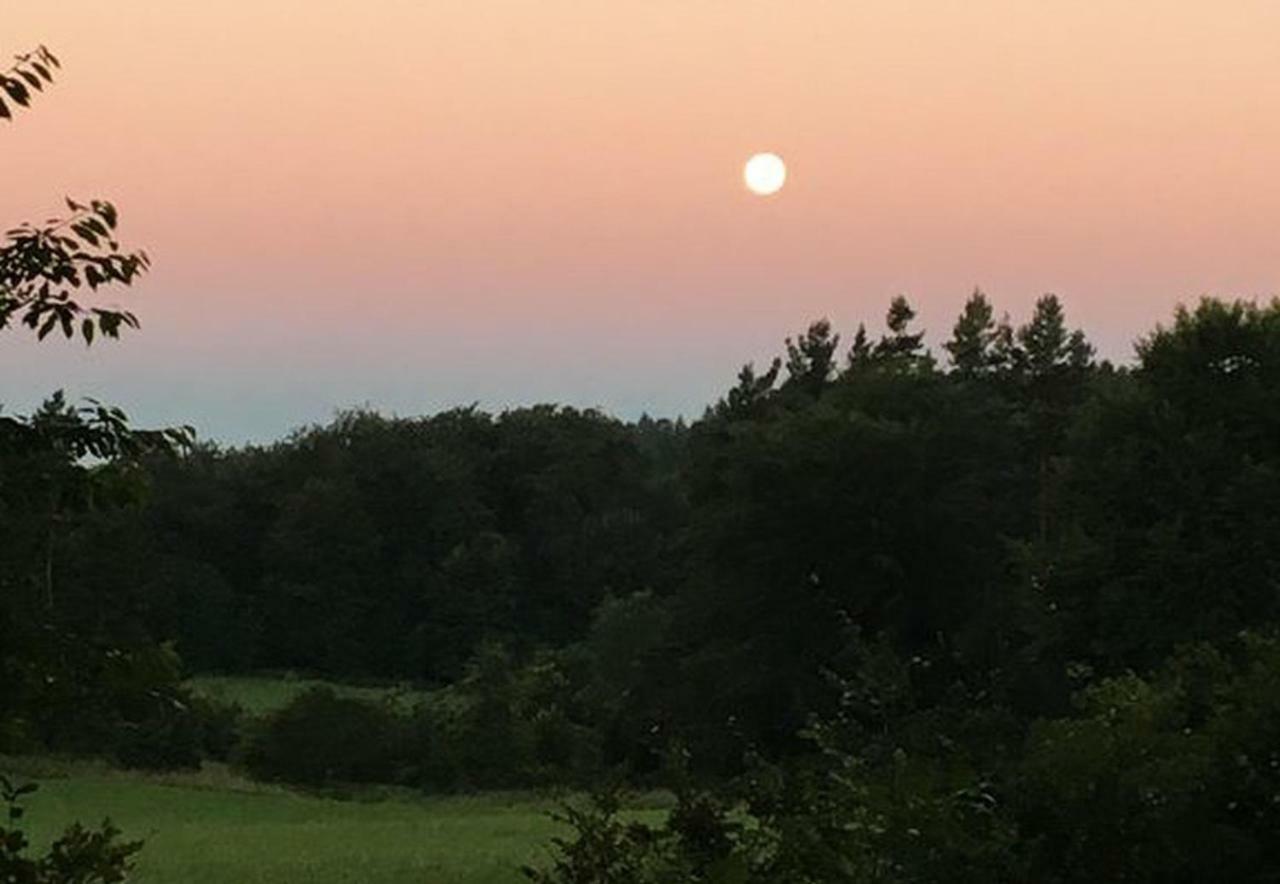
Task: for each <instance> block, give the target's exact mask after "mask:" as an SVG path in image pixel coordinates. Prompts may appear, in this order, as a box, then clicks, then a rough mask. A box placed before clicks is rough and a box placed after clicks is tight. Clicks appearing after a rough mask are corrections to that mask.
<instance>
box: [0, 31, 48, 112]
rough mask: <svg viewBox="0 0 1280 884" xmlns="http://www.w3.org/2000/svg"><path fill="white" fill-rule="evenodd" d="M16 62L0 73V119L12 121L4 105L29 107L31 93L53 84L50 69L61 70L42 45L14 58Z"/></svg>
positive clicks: (6, 106) (41, 90) (7, 108)
mask: <svg viewBox="0 0 1280 884" xmlns="http://www.w3.org/2000/svg"><path fill="white" fill-rule="evenodd" d="M14 57H15V58H16V59H17V60H16V61H15V62H14V63H13V64H12V65H10V66H9V67H8V68H6V69H5V70H3V71H0V93H2V94H0V119H5V120H11V119H13V111H12V110H10V108H9V105H8V104H6V103H5V100H4V99H5V97H6V96H7V97H8V99H9V101H11V102H13V104H14V105H17V106H20V107H30V106H31V97H32V93H33V92H43V91H44V86H45V84H46V83H52V82H53V72H52V71H51V70H50V68H61V67H62V63H61V62H59V61H58V59H57V57H56V56H55V55H54V54H53V53H52V52H50V51H49V48H48V47H47V46H44V45H43V44H42V45H41V46H40V47H39V48H37V49H36V50H35V51H33V52H28V53H26V54H24V55H17V56H14Z"/></svg>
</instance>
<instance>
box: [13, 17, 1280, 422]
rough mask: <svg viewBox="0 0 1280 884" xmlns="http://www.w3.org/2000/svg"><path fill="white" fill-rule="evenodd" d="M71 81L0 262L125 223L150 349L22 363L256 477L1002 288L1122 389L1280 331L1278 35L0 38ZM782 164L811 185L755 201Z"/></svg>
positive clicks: (149, 29)
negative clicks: (352, 430)
mask: <svg viewBox="0 0 1280 884" xmlns="http://www.w3.org/2000/svg"><path fill="white" fill-rule="evenodd" d="M41 42H43V43H47V44H48V45H49V46H50V48H52V49H53V50H54V52H55V53H57V54H58V55H59V56H60V57H61V59H62V61H63V71H62V73H61V77H60V79H59V81H58V82H57V83H56V84H55V85H54V86H53V87H52V88H51V89H49V90H48V91H47V93H46V94H45V95H42V96H40V99H39V101H38V102H37V104H36V106H35V107H34V108H33V109H32V110H30V111H27V112H23V113H20V114H19V115H18V117H17V120H16V121H15V122H14V123H12V124H3V125H0V226H8V225H9V224H10V223H11V222H16V221H19V220H22V219H26V218H32V219H38V218H43V217H45V216H47V215H49V214H50V213H54V212H56V211H57V210H58V209H59V208H60V206H61V197H62V196H63V195H64V194H67V195H72V196H76V197H80V198H90V197H102V198H108V199H111V200H114V201H115V202H116V203H117V204H118V206H119V207H120V209H121V213H122V224H123V234H124V238H125V240H126V241H127V242H128V243H129V244H131V245H136V246H141V247H145V248H146V249H147V250H148V251H149V252H150V253H151V254H152V257H153V259H154V261H155V270H154V272H153V273H152V274H150V275H149V276H148V277H146V278H145V279H144V280H143V281H142V283H141V284H140V285H138V286H137V287H136V288H135V289H134V290H133V291H131V292H125V293H122V294H121V295H120V296H119V300H120V301H121V303H125V304H127V305H128V306H129V307H131V308H133V309H134V310H135V311H136V312H137V313H138V314H139V316H140V318H141V319H142V322H143V330H142V332H141V333H138V334H135V335H133V336H130V337H129V338H127V339H126V340H125V341H123V342H121V343H116V344H110V343H109V344H107V345H105V346H101V347H99V346H97V345H95V346H94V347H93V348H92V349H91V350H89V351H87V352H86V351H85V349H84V347H83V345H70V344H63V343H61V342H57V343H46V344H45V345H43V346H41V347H35V346H34V345H30V344H28V343H26V342H25V341H24V340H23V339H22V336H21V335H19V334H17V333H12V332H11V333H8V334H7V335H6V337H5V338H4V339H0V340H2V343H0V402H4V403H6V407H7V408H8V409H10V410H12V409H14V408H15V407H16V408H17V409H18V410H23V409H25V408H27V407H29V406H30V405H31V404H32V402H33V400H34V399H35V398H38V396H39V395H41V394H43V393H47V392H49V391H52V390H53V389H55V388H57V387H60V386H61V387H66V388H67V389H68V392H70V393H72V394H75V395H94V396H98V397H101V398H104V399H108V400H110V401H112V402H115V403H119V404H120V405H122V406H124V407H125V408H126V410H128V411H130V412H131V413H132V414H133V415H134V416H135V418H137V419H138V420H139V422H141V423H150V424H154V423H162V422H191V423H194V424H195V425H196V426H197V428H198V429H199V430H200V432H201V434H202V435H205V436H212V437H214V438H218V439H223V440H230V441H242V440H245V439H258V440H265V439H269V438H273V437H276V436H279V435H281V434H283V433H284V432H286V431H287V430H288V429H289V428H291V427H294V426H296V425H298V424H300V423H304V422H310V421H317V420H326V419H327V418H328V417H329V416H330V415H331V414H332V412H333V410H334V409H335V408H336V407H340V406H349V405H356V404H364V403H367V404H370V405H372V406H374V407H378V408H381V409H384V410H387V411H396V412H398V413H401V414H415V413H421V412H427V411H432V410H435V409H438V408H441V407H446V406H450V405H454V404H459V403H468V402H471V401H477V400H478V401H479V402H480V403H481V404H482V405H485V406H489V407H501V406H504V405H508V404H522V403H530V402H534V401H545V400H554V401H559V402H566V403H571V404H577V405H598V406H602V407H604V408H606V409H607V410H610V411H613V412H616V413H618V414H621V415H625V416H634V415H637V414H639V413H640V412H641V411H644V410H647V411H649V412H651V413H656V414H663V415H674V414H676V413H685V414H691V415H696V414H697V413H699V412H700V411H701V408H702V406H703V405H704V404H705V403H707V402H708V401H710V400H712V399H713V398H714V397H715V396H716V395H718V394H719V393H721V392H722V391H723V390H724V389H725V388H726V386H727V385H728V384H729V383H730V382H731V381H732V378H733V375H734V374H735V372H736V370H737V367H738V366H739V365H740V364H741V363H743V362H745V361H747V360H751V359H754V360H756V361H757V362H760V361H764V360H766V359H767V358H768V357H770V356H771V355H772V354H773V353H774V352H775V351H777V350H778V349H779V348H780V345H781V340H782V338H783V337H784V336H785V335H787V334H791V333H794V332H796V331H798V330H799V329H801V328H802V327H803V326H804V325H806V324H807V322H808V321H809V320H810V319H813V318H816V317H819V316H828V317H830V318H831V320H832V321H833V322H834V323H835V324H836V325H837V327H838V328H841V329H843V330H845V331H846V332H848V331H849V330H850V327H851V326H853V325H856V323H857V322H858V321H859V320H866V321H867V322H868V325H869V326H871V327H873V330H877V331H878V330H879V328H880V325H881V319H882V316H883V312H884V308H885V306H886V305H887V303H888V301H889V299H890V297H891V296H893V295H894V294H897V293H899V292H902V293H905V294H907V295H908V296H909V297H910V298H911V299H912V300H913V302H915V303H916V304H917V306H918V307H919V308H920V310H921V314H922V318H923V320H924V325H925V327H926V328H927V329H928V330H929V332H930V335H929V339H930V341H931V342H932V343H933V344H934V345H935V346H936V345H937V343H938V342H939V340H940V339H942V338H944V337H945V333H946V330H947V329H948V328H949V327H950V324H951V322H952V320H953V317H954V315H955V313H956V312H957V311H958V310H959V308H960V306H961V304H962V302H963V300H964V298H965V296H966V295H967V294H968V292H969V291H970V290H971V289H972V288H973V287H974V286H975V285H981V286H982V287H983V288H984V289H985V290H986V291H987V292H988V293H989V294H990V295H991V296H992V298H993V299H994V300H995V302H996V304H997V306H998V307H999V308H1001V309H1005V310H1008V311H1009V312H1010V313H1011V314H1012V315H1013V318H1014V319H1015V320H1018V319H1021V318H1024V317H1025V315H1026V313H1027V311H1028V308H1029V306H1030V304H1031V302H1032V301H1033V300H1034V298H1035V297H1036V296H1037V295H1039V294H1041V293H1043V292H1046V291H1053V292H1057V293H1058V294H1059V295H1061V296H1062V297H1063V299H1064V300H1065V302H1066V304H1067V307H1068V313H1069V316H1070V317H1071V319H1072V320H1074V321H1075V322H1077V323H1079V324H1081V325H1083V326H1084V327H1085V328H1086V330H1087V331H1088V332H1089V333H1090V335H1091V336H1092V337H1093V338H1094V339H1095V341H1097V342H1098V343H1099V345H1100V347H1101V349H1102V350H1103V351H1104V352H1105V353H1106V354H1108V355H1110V356H1113V357H1126V356H1127V355H1128V353H1129V346H1128V342H1129V341H1130V340H1131V339H1132V338H1133V337H1134V336H1136V335H1138V334H1140V333H1142V332H1143V331H1145V330H1147V329H1148V328H1149V327H1150V326H1151V324H1152V323H1153V322H1154V321H1155V320H1157V319H1160V318H1164V317H1167V316H1168V315H1169V313H1170V311H1171V309H1172V307H1173V305H1174V304H1176V303H1177V302H1179V301H1186V300H1192V299H1194V298H1196V297H1197V296H1199V295H1200V294H1203V293H1214V294H1239V295H1247V296H1264V295H1266V296H1269V295H1271V294H1273V293H1276V292H1278V291H1280V171H1277V170H1278V169H1280V165H1278V164H1280V49H1278V48H1277V47H1280V3H1276V2H1274V0H1266V2H1246V0H1231V2H1226V3H1223V2H1208V0H1204V2H1177V0H1161V2H1145V0H1125V2H1123V3H1080V2H1078V0H1073V2H1057V0H1035V2H1029V0H1017V2H991V0H965V2H955V3H943V2H932V3H927V2H902V0H883V2H881V0H875V2H867V0H840V2H817V0H779V2H771V3H763V2H751V0H724V2H713V0H679V2H675V0H572V2H570V0H528V2H525V0H495V2H485V0H456V2H448V3H445V2H426V0H412V2H411V0H358V2H357V0H254V2H249V0H223V2H217V3H213V2H194V0H193V2H186V0H181V2H179V0H128V2H117V3H105V2H100V0H93V2H90V0H59V2H57V3H46V4H34V3H29V2H15V0H0V53H3V54H4V55H5V56H7V55H9V54H12V53H14V52H18V51H23V50H26V49H28V48H31V47H33V46H34V45H36V44H38V43H41ZM758 150H772V151H776V152H778V153H780V154H781V155H782V156H783V157H784V158H785V159H786V160H787V162H788V166H789V169H790V178H789V180H788V183H787V186H786V188H785V189H784V190H783V191H782V192H781V193H780V194H778V195H777V196H775V197H771V198H768V199H763V198H759V197H754V196H751V195H750V194H748V193H747V192H746V191H745V190H744V189H743V187H742V184H741V178H740V171H741V164H742V163H743V161H744V160H745V159H746V158H747V157H748V156H749V155H750V154H751V153H753V152H755V151H758Z"/></svg>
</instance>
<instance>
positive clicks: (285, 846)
mask: <svg viewBox="0 0 1280 884" xmlns="http://www.w3.org/2000/svg"><path fill="white" fill-rule="evenodd" d="M0 770H9V771H15V772H17V773H19V774H22V775H25V776H28V777H39V778H40V791H39V792H37V793H36V794H35V795H33V796H31V800H30V802H29V804H28V806H29V809H30V810H29V818H30V824H31V831H32V835H33V838H34V841H35V843H36V844H37V845H41V846H42V845H44V844H45V843H47V841H48V840H49V839H50V838H52V837H54V836H55V835H56V834H57V832H59V831H60V830H61V829H62V827H63V826H64V825H65V824H66V823H68V822H70V821H71V820H73V819H79V820H81V821H83V822H86V823H90V822H97V821H100V820H101V819H102V818H103V817H110V818H111V820H112V821H113V822H114V823H116V825H118V826H119V827H120V828H122V829H123V830H124V831H125V834H126V835H127V836H129V837H134V838H144V839H146V842H147V844H146V847H145V848H144V849H143V852H142V854H141V857H140V859H139V862H138V868H137V873H136V875H135V877H134V879H132V880H135V881H137V882H139V884H172V882H183V884H268V882H270V884H281V882H294V881H297V882H313V884H338V882H351V884H356V882H365V884H392V882H395V884H516V882H518V881H522V880H524V879H523V876H521V875H520V873H519V871H518V868H519V866H520V865H521V864H525V863H540V862H542V861H544V860H545V859H546V857H547V844H548V843H549V839H550V838H551V836H553V835H554V834H556V833H557V831H558V829H559V827H558V826H557V824H556V823H554V822H553V821H552V820H550V819H549V818H548V817H547V815H546V814H547V811H548V810H550V809H551V808H552V807H554V805H555V802H554V801H553V800H552V799H550V798H545V797H537V796H529V795H481V796H460V797H447V798H445V797H442V798H416V797H411V796H410V795H408V794H400V795H397V796H394V797H390V798H384V799H383V800H378V801H372V802H370V801H335V800H330V799H325V798H319V797H314V796H310V795H303V794H299V793H296V792H291V791H288V790H285V789H281V788H278V787H274V786H264V785H262V784H258V783H253V782H251V781H247V780H242V779H239V778H237V777H235V776H234V775H233V774H231V773H229V772H228V771H226V770H225V769H224V768H219V767H211V768H209V769H208V770H206V771H203V772H201V773H198V774H190V775H186V774H183V775H163V776H151V775H144V774H134V773H126V772H120V771H113V770H110V769H107V768H105V767H102V766H99V765H92V764H82V763H74V764H63V763H60V762H56V763H51V762H38V761H31V760H29V759H20V760H16V759H3V758H0ZM662 803H663V802H662V801H661V799H651V800H650V801H649V802H648V803H647V808H648V809H637V810H636V812H635V813H636V815H637V816H639V817H645V818H648V819H650V820H657V819H659V818H661V815H662V811H661V810H659V809H657V806H658V805H660V804H662Z"/></svg>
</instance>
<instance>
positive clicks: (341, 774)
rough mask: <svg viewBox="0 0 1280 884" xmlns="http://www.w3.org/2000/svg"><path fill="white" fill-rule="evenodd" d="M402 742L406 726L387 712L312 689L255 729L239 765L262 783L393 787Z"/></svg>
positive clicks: (401, 757) (402, 758) (401, 759)
mask: <svg viewBox="0 0 1280 884" xmlns="http://www.w3.org/2000/svg"><path fill="white" fill-rule="evenodd" d="M407 736H408V734H407V726H406V722H405V721H404V720H403V719H402V718H401V717H400V716H398V715H397V714H396V713H395V712H394V711H393V710H391V709H388V708H386V707H385V706H381V705H376V704H373V703H367V702H364V701H362V700H356V699H352V698H349V697H339V696H338V695H337V694H335V693H334V692H333V690H332V689H330V688H327V687H315V688H312V689H310V690H308V691H307V692H306V693H303V694H301V695H299V696H298V697H297V698H296V699H294V700H293V702H291V703H290V704H289V705H288V706H286V707H285V708H283V709H281V710H279V711H278V712H276V713H274V714H272V715H270V716H268V717H267V718H266V719H265V720H264V721H262V722H261V723H260V725H259V727H258V728H257V729H256V732H255V733H253V734H251V735H250V737H249V739H248V741H247V745H246V748H245V753H244V759H243V760H244V764H245V766H246V767H247V768H248V770H249V772H250V773H251V774H252V775H253V776H255V777H257V778H259V779H264V780H280V781H284V782H289V783H297V784H301V785H323V784H326V783H334V782H349V783H370V782H395V781H396V780H397V779H398V778H399V775H400V774H401V773H402V770H401V768H402V767H403V766H404V762H405V749H406V742H407V739H406V738H407Z"/></svg>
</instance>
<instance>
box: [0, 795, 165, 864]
mask: <svg viewBox="0 0 1280 884" xmlns="http://www.w3.org/2000/svg"><path fill="white" fill-rule="evenodd" d="M35 788H36V787H35V786H34V785H33V784H30V783H28V784H23V785H16V784H14V783H12V782H11V781H10V780H8V779H7V778H5V777H3V776H0V800H3V801H4V803H5V804H6V805H8V807H7V813H6V817H7V819H6V821H5V823H4V824H2V825H0V881H5V882H14V884H119V882H122V881H125V880H126V879H127V878H128V876H129V872H130V871H131V870H132V868H133V863H132V859H133V856H134V854H136V853H137V852H138V851H139V850H141V849H142V842H141V841H127V842H126V841H121V840H120V834H121V833H120V830H119V829H117V828H116V827H115V826H113V825H111V823H110V821H107V822H104V823H103V824H102V826H101V827H100V828H98V829H86V828H85V827H84V826H82V825H80V824H79V823H73V824H72V825H71V826H69V827H68V828H67V830H66V831H65V832H64V833H63V834H62V836H61V837H60V838H58V839H57V840H56V841H54V842H53V843H52V844H51V845H50V846H49V851H48V853H46V854H45V855H44V856H42V857H34V858H33V857H30V856H28V855H27V847H28V841H27V836H26V834H25V833H24V832H23V831H22V829H21V827H20V821H21V820H22V817H23V811H24V808H23V807H22V805H21V803H20V801H21V799H22V797H23V796H24V795H28V794H30V793H31V792H34V791H35Z"/></svg>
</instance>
